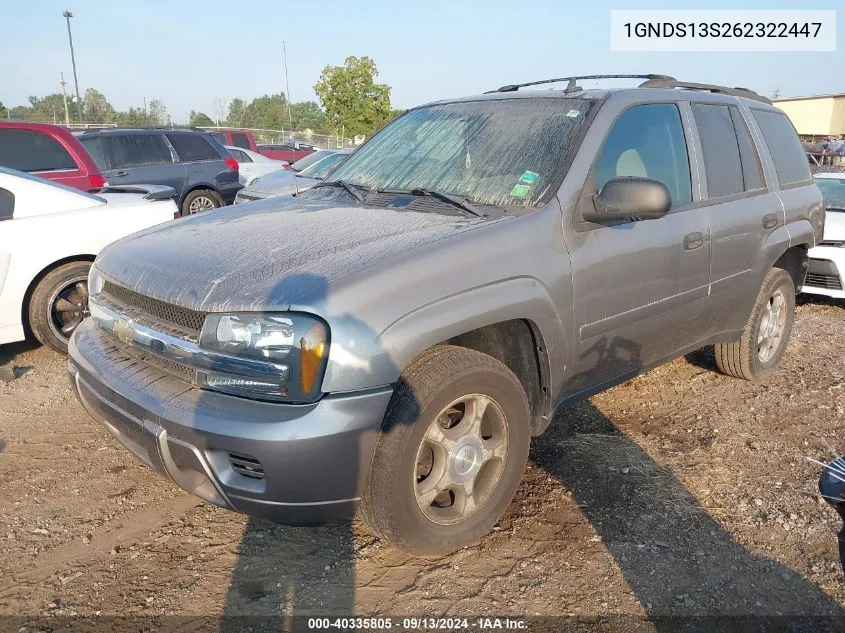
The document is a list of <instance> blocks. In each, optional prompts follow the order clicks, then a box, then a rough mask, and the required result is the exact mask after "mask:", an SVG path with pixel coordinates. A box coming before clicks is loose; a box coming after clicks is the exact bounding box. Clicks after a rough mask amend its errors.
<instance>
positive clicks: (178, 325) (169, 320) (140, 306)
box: [103, 281, 205, 342]
mask: <svg viewBox="0 0 845 633" xmlns="http://www.w3.org/2000/svg"><path fill="white" fill-rule="evenodd" d="M103 294H104V295H106V297H108V299H110V300H111V301H110V302H113V303H114V304H115V306H114V307H116V308H117V309H118V310H119V311H120V312H122V313H124V314H126V315H127V316H129V317H131V318H133V319H135V320H137V321H138V322H139V323H143V324H144V325H149V326H150V327H153V328H158V329H164V330H165V331H169V332H170V333H174V334H176V335H180V336H184V337H185V338H187V339H189V340H192V341H194V342H196V341H198V340H199V333H200V330H202V324H203V321H205V313H204V312H197V311H196V310H190V309H188V308H182V307H180V306H175V305H173V304H170V303H166V302H164V301H159V300H158V299H153V298H152V297H147V296H145V295H142V294H140V293H137V292H135V291H134V290H129V288H124V287H123V286H118V285H117V284H115V283H112V282H111V281H106V282H105V283H104V284H103ZM162 326H163V327H162ZM174 330H175V331H174Z"/></svg>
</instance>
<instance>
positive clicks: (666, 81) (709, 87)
mask: <svg viewBox="0 0 845 633" xmlns="http://www.w3.org/2000/svg"><path fill="white" fill-rule="evenodd" d="M640 88H687V89H689V90H706V91H708V92H716V93H718V94H723V95H731V96H733V97H744V98H746V99H753V100H754V101H762V102H763V103H769V104H770V103H771V102H772V101H771V99H769V98H768V97H764V96H763V95H760V94H757V93H756V92H754V91H753V90H751V89H749V88H740V87H738V86H737V87H734V88H728V87H727V86H717V85H716V84H698V83H692V82H689V81H678V80H677V79H675V78H673V77H664V78H658V79H649V80H648V81H644V82H643V83H641V84H640Z"/></svg>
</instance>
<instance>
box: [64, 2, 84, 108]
mask: <svg viewBox="0 0 845 633" xmlns="http://www.w3.org/2000/svg"><path fill="white" fill-rule="evenodd" d="M62 16H64V18H65V19H66V20H67V39H68V41H69V42H70V63H71V64H72V65H73V85H74V86H75V87H76V114H77V116H78V117H79V122H80V123H82V97H80V96H79V80H78V79H77V78H76V58H75V57H74V55H73V35H71V34H70V19H71V18H72V17H73V13H71V12H70V11H65V12H64V13H62Z"/></svg>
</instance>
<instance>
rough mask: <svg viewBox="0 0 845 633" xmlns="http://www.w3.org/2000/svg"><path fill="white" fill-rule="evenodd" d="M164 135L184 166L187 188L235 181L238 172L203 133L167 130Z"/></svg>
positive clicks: (213, 186) (217, 187)
mask: <svg viewBox="0 0 845 633" xmlns="http://www.w3.org/2000/svg"><path fill="white" fill-rule="evenodd" d="M166 136H167V140H168V141H169V142H170V144H171V145H172V146H173V149H174V151H175V152H176V155H177V156H178V157H179V160H180V161H181V162H182V164H183V165H184V166H185V171H186V178H187V182H186V189H187V190H191V189H193V188H194V187H196V186H197V185H204V186H207V187H212V188H214V189H220V187H221V186H222V185H223V184H224V182H225V183H229V184H231V183H232V182H237V180H238V174H237V173H236V172H233V171H232V169H231V168H230V167H229V166H228V165H227V164H226V161H224V160H223V157H222V156H221V155H220V152H218V151H217V149H215V147H214V146H213V145H212V144H211V141H210V140H209V138H206V136H205V135H204V134H197V133H195V132H167V134H166ZM232 195H233V196H234V194H232Z"/></svg>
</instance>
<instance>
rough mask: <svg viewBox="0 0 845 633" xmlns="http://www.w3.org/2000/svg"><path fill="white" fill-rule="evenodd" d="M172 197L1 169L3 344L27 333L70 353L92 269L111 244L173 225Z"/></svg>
mask: <svg viewBox="0 0 845 633" xmlns="http://www.w3.org/2000/svg"><path fill="white" fill-rule="evenodd" d="M110 191H111V192H112V193H109V192H110ZM115 191H121V192H131V193H115ZM174 193H175V192H174V191H173V188H172V187H163V186H159V185H136V186H133V187H112V188H109V187H106V188H105V189H103V193H100V194H97V195H92V194H89V193H84V192H82V191H78V190H76V189H71V188H70V187H66V186H64V185H60V184H57V183H54V182H50V181H47V180H44V179H42V178H36V177H35V176H30V175H28V174H24V173H23V172H20V171H16V170H13V169H6V168H4V167H0V344H3V343H14V342H15V341H22V340H24V338H25V337H26V331H27V329H29V330H31V331H32V333H33V334H34V335H35V337H36V338H37V339H38V340H39V341H41V343H44V344H45V345H49V346H50V347H52V348H53V349H55V350H57V351H59V352H62V353H66V352H67V341H68V338H69V337H70V335H71V333H72V332H73V330H74V329H75V328H76V326H77V325H78V324H79V323H80V322H81V321H82V319H83V318H85V316H87V315H88V269H89V268H90V267H91V262H92V261H94V258H95V257H96V255H97V254H98V253H99V252H100V250H101V249H102V248H103V247H104V246H106V245H107V244H110V243H111V242H114V241H115V240H117V239H119V238H121V237H124V236H126V235H129V234H130V233H135V232H136V231H140V230H141V229H146V228H148V227H151V226H154V225H156V224H161V223H162V222H167V221H168V220H173V218H174V216H175V214H176V213H177V212H178V208H177V207H176V204H175V203H174V202H173V199H172V198H173V196H174Z"/></svg>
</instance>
